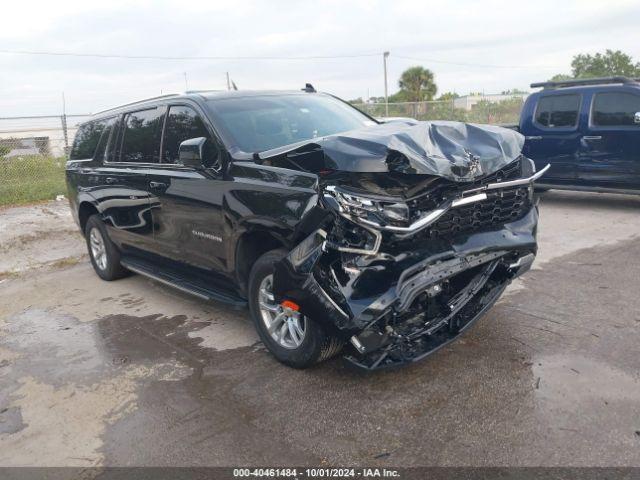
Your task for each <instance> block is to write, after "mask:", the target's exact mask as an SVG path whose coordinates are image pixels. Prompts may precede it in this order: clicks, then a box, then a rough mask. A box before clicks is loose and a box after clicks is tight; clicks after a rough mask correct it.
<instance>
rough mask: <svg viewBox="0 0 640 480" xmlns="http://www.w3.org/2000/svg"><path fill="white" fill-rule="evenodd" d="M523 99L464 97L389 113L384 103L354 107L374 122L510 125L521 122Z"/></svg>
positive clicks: (393, 107) (398, 106) (399, 106)
mask: <svg viewBox="0 0 640 480" xmlns="http://www.w3.org/2000/svg"><path fill="white" fill-rule="evenodd" d="M495 97H500V100H496V98H495ZM524 99H525V96H524V95H521V96H513V97H506V98H505V96H503V95H498V96H495V95H491V96H477V97H461V98H458V99H452V100H446V101H430V102H403V103H389V107H388V110H387V108H386V106H385V104H384V103H354V104H353V106H354V107H356V108H358V109H360V110H361V111H363V112H365V113H367V114H369V115H371V116H372V117H375V118H380V117H410V118H415V119H416V120H457V121H460V122H469V123H488V124H494V125H502V124H506V125H511V124H517V123H518V122H519V120H520V111H521V110H522V106H523V105H524ZM387 111H388V113H387Z"/></svg>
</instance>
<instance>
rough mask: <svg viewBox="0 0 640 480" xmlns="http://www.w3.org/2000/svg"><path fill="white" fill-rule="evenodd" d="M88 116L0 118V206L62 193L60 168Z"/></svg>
mask: <svg viewBox="0 0 640 480" xmlns="http://www.w3.org/2000/svg"><path fill="white" fill-rule="evenodd" d="M87 118H89V116H88V115H62V116H33V117H2V118H0V205H13V204H20V203H29V202H35V201H39V200H47V199H53V198H55V197H56V196H57V195H63V194H64V193H65V192H66V187H65V181H64V168H65V163H66V158H67V154H68V152H69V148H70V145H71V144H72V143H73V137H74V136H75V132H76V130H77V127H78V124H79V123H81V122H83V121H84V120H85V119H87Z"/></svg>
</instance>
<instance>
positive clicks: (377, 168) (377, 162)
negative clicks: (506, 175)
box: [260, 121, 524, 182]
mask: <svg viewBox="0 0 640 480" xmlns="http://www.w3.org/2000/svg"><path fill="white" fill-rule="evenodd" d="M310 145H317V146H318V147H320V148H321V150H322V152H323V154H324V167H325V168H328V169H332V170H340V171H346V172H400V173H408V174H425V175H437V176H440V177H444V178H447V179H449V180H453V181H465V182H466V181H470V180H473V179H475V178H479V177H483V176H485V175H489V174H491V173H493V172H495V171H497V170H499V169H500V168H502V167H503V166H505V165H506V164H508V163H510V162H511V161H513V160H514V159H516V158H517V157H518V156H520V154H521V151H522V146H523V145H524V137H523V136H522V135H521V134H520V133H518V132H516V131H515V130H510V129H507V128H502V127H498V126H494V125H479V124H473V123H462V122H449V121H434V122H419V123H417V124H412V125H408V124H403V123H388V124H381V125H375V126H372V127H367V128H363V129H360V130H352V131H349V132H345V133H340V134H336V135H330V136H327V137H323V138H320V139H314V140H312V141H310V142H305V143H304V144H302V145H300V144H298V145H296V146H294V147H293V148H291V146H290V147H289V148H287V147H283V148H281V149H275V150H271V151H268V152H262V153H261V154H260V158H261V159H266V158H270V157H272V156H275V155H281V154H285V153H286V154H288V155H290V154H291V153H296V152H302V151H305V150H308V149H309V146H310Z"/></svg>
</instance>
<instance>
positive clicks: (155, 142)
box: [120, 108, 163, 163]
mask: <svg viewBox="0 0 640 480" xmlns="http://www.w3.org/2000/svg"><path fill="white" fill-rule="evenodd" d="M162 114H163V111H162V110H160V109H158V108H152V109H149V110H139V111H137V112H131V113H127V114H126V115H125V116H124V120H123V123H122V143H121V145H122V147H121V150H120V161H121V162H134V163H157V162H158V161H159V158H160V134H161V131H162V118H163V115H162Z"/></svg>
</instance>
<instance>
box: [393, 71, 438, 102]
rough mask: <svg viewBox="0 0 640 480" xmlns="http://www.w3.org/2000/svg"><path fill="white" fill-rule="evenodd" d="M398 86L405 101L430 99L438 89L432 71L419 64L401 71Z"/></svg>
mask: <svg viewBox="0 0 640 480" xmlns="http://www.w3.org/2000/svg"><path fill="white" fill-rule="evenodd" d="M398 86H399V87H400V92H402V93H403V96H404V97H406V100H405V101H407V102H422V101H424V100H432V99H433V97H434V96H435V94H436V92H437V91H438V87H437V86H436V83H435V80H434V76H433V72H432V71H431V70H429V69H427V68H424V67H420V66H415V67H409V68H407V69H406V70H405V71H404V72H402V75H400V80H398Z"/></svg>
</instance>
